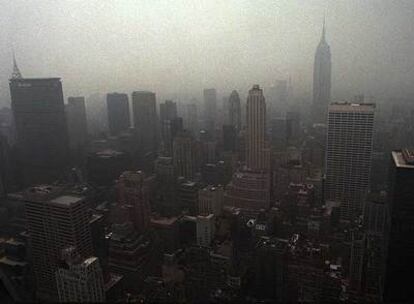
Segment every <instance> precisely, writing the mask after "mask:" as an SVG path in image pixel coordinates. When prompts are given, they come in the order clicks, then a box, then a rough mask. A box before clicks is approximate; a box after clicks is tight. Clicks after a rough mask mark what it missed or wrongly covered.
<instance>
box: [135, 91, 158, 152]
mask: <svg viewBox="0 0 414 304" xmlns="http://www.w3.org/2000/svg"><path fill="white" fill-rule="evenodd" d="M132 111H133V114H134V126H135V132H136V134H137V136H138V141H139V143H140V147H141V149H142V153H143V154H146V153H148V152H156V151H157V148H158V128H157V121H158V119H157V105H156V99H155V93H153V92H148V91H137V92H133V93H132Z"/></svg>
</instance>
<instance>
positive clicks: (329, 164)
mask: <svg viewBox="0 0 414 304" xmlns="http://www.w3.org/2000/svg"><path fill="white" fill-rule="evenodd" d="M374 112H375V104H368V103H365V104H354V103H352V104H351V103H333V104H331V105H330V106H329V114H328V142H327V148H326V168H325V170H326V183H325V185H326V199H327V200H330V201H337V202H341V219H343V220H352V219H355V218H356V217H357V216H359V215H360V214H362V205H363V202H364V200H365V197H366V194H367V192H368V187H369V180H370V174H371V160H372V141H373V140H372V138H373V129H374Z"/></svg>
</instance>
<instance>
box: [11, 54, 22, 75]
mask: <svg viewBox="0 0 414 304" xmlns="http://www.w3.org/2000/svg"><path fill="white" fill-rule="evenodd" d="M11 78H12V79H22V78H23V77H22V74H21V73H20V70H19V67H18V66H17V62H16V56H15V55H14V52H13V73H12V75H11Z"/></svg>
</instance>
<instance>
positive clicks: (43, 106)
mask: <svg viewBox="0 0 414 304" xmlns="http://www.w3.org/2000/svg"><path fill="white" fill-rule="evenodd" d="M14 76H15V75H14V74H13V77H14ZM10 95H11V102H12V109H13V114H14V119H15V124H16V131H17V148H18V153H19V162H20V166H21V168H22V169H23V178H24V183H25V184H32V183H42V182H51V181H54V180H55V179H56V178H58V177H59V176H60V174H61V172H62V169H63V168H64V167H65V166H66V165H67V160H68V150H69V140H68V130H67V124H66V117H65V108H64V102H63V92H62V83H61V81H60V78H31V79H23V78H12V79H10Z"/></svg>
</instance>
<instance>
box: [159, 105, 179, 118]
mask: <svg viewBox="0 0 414 304" xmlns="http://www.w3.org/2000/svg"><path fill="white" fill-rule="evenodd" d="M174 118H177V104H176V103H175V102H173V101H172V100H166V101H165V102H164V103H161V104H160V120H161V121H164V120H173V119H174Z"/></svg>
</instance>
